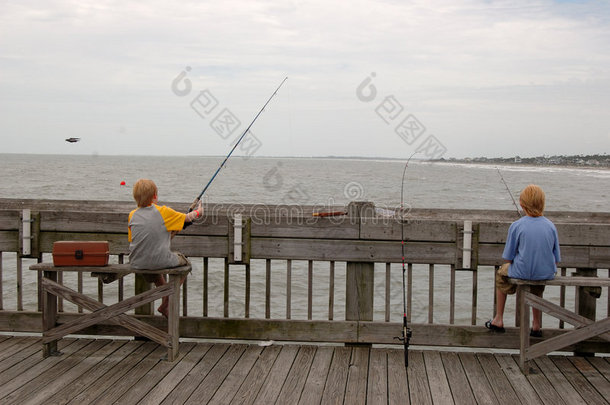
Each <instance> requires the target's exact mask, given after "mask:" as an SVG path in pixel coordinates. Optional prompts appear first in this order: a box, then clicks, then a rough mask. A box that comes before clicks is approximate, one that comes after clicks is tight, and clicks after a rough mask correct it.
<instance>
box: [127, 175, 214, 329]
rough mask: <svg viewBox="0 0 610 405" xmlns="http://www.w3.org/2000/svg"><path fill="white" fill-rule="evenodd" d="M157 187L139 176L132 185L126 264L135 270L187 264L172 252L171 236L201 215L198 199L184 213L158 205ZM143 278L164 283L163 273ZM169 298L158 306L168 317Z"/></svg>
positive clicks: (156, 283)
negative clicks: (132, 207) (196, 205)
mask: <svg viewBox="0 0 610 405" xmlns="http://www.w3.org/2000/svg"><path fill="white" fill-rule="evenodd" d="M157 193H158V189H157V186H156V184H155V183H154V182H153V181H152V180H148V179H140V180H138V181H137V182H136V183H135V184H134V186H133V198H134V200H135V201H136V203H137V204H138V208H137V209H135V210H133V211H131V212H130V213H129V227H128V240H129V263H130V264H131V267H133V268H135V269H148V270H156V269H166V268H170V267H177V266H182V265H185V264H187V263H188V261H187V259H186V257H184V255H183V254H181V253H177V252H172V251H171V250H170V243H171V239H172V238H173V236H174V235H175V234H176V233H177V232H179V231H181V230H182V229H183V227H184V223H185V222H192V221H193V220H194V219H196V218H198V217H200V216H201V214H202V211H203V209H202V206H201V202H199V206H198V207H197V209H195V210H193V211H191V212H189V213H188V214H183V213H181V212H177V211H174V210H173V209H171V208H169V207H166V206H158V205H157V202H158V197H157ZM145 278H146V281H148V282H151V283H155V285H156V286H157V287H159V286H162V285H164V284H165V278H164V277H163V275H162V274H159V275H151V276H146V277H145ZM168 305H169V300H168V298H167V297H163V299H162V302H161V306H159V308H158V309H157V311H159V312H160V313H161V314H162V315H163V316H165V317H167V311H168Z"/></svg>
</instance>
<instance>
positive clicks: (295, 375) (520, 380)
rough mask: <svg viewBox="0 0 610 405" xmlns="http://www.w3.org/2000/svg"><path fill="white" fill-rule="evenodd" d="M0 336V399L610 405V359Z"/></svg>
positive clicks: (8, 401)
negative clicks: (528, 369) (525, 359)
mask: <svg viewBox="0 0 610 405" xmlns="http://www.w3.org/2000/svg"><path fill="white" fill-rule="evenodd" d="M41 347H42V344H41V341H40V339H39V338H37V337H31V336H17V337H14V336H5V335H3V336H0V403H2V404H13V403H15V404H42V403H45V404H75V403H77V404H79V405H80V404H89V403H100V404H108V403H120V404H136V403H138V404H190V403H193V404H208V403H209V404H233V403H234V404H350V405H351V404H409V403H411V404H418V405H419V404H453V403H455V404H475V403H478V404H496V403H497V404H511V405H515V404H553V405H558V404H564V403H565V404H571V405H572V404H608V400H609V399H610V358H608V357H593V358H584V357H571V356H548V357H542V358H539V359H537V360H535V361H534V363H533V373H532V374H530V375H528V376H524V375H523V374H522V373H521V372H520V371H519V367H518V365H517V359H516V356H515V355H511V354H498V353H495V354H491V353H475V352H449V351H442V352H439V351H432V350H411V351H410V364H409V370H408V373H407V374H405V368H404V363H403V352H402V350H401V349H398V348H397V349H392V348H389V349H386V348H372V349H369V348H366V347H344V346H338V345H334V346H314V345H296V344H286V345H281V344H271V345H269V346H262V345H258V344H242V343H217V342H213V343H212V342H204V343H201V342H197V343H195V342H184V343H182V344H181V346H180V349H181V353H180V356H179V358H178V360H177V361H175V362H172V363H170V362H167V361H164V360H163V356H165V355H166V354H167V350H165V348H163V347H161V346H159V345H157V344H155V343H151V342H143V341H135V340H111V339H83V338H79V339H77V338H66V339H62V340H61V341H60V342H59V348H60V350H61V351H62V353H63V354H62V355H61V356H56V357H49V358H46V359H44V360H43V358H42V355H41Z"/></svg>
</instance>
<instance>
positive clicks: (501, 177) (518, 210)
mask: <svg viewBox="0 0 610 405" xmlns="http://www.w3.org/2000/svg"><path fill="white" fill-rule="evenodd" d="M496 170H497V171H498V174H499V175H500V179H502V183H504V187H506V191H507V192H508V194H509V195H510V198H511V200H513V205H514V206H515V208H516V209H517V214H519V216H520V217H522V216H523V214H522V213H521V210H520V209H519V206H518V205H517V201H515V197H513V193H511V192H510V189H509V188H508V184H506V181H504V177H503V176H502V172H500V169H499V168H498V167H496Z"/></svg>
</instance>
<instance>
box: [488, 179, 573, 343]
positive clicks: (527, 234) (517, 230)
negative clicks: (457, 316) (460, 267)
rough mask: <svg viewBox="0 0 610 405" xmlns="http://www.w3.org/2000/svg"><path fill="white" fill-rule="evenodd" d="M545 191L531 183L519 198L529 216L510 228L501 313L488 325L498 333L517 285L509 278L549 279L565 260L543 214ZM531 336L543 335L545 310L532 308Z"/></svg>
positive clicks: (499, 294)
mask: <svg viewBox="0 0 610 405" xmlns="http://www.w3.org/2000/svg"><path fill="white" fill-rule="evenodd" d="M544 200H545V197H544V191H542V189H541V188H540V187H539V186H536V185H533V184H530V185H529V186H527V187H526V188H525V189H524V190H523V191H522V192H521V195H520V197H519V204H520V205H521V207H522V208H523V211H525V213H526V214H527V216H524V217H522V218H521V219H519V220H517V221H515V222H513V223H512V224H511V226H510V228H509V229H508V236H507V238H506V245H505V247H504V253H503V254H502V258H503V259H504V260H505V261H506V263H504V264H503V265H502V267H500V269H499V270H498V271H497V272H496V301H497V312H496V316H495V317H494V319H492V320H490V321H487V322H486V323H485V326H486V327H487V328H488V329H491V330H493V331H496V332H504V319H503V316H504V307H505V304H506V297H507V295H508V294H514V293H515V291H516V288H517V287H516V286H515V285H513V284H510V283H509V282H508V278H520V279H524V280H549V279H552V278H554V277H555V272H556V270H557V267H556V266H557V263H559V262H560V261H561V255H560V252H559V238H558V236H557V229H556V228H555V225H554V224H553V223H552V222H551V221H550V220H548V219H547V218H546V217H544V216H543V211H544ZM531 291H532V293H533V294H535V295H537V296H539V297H542V293H543V292H544V286H543V285H541V286H532V287H531ZM532 315H533V316H532V330H531V332H530V335H531V336H534V337H541V336H542V332H541V330H540V328H541V323H542V312H541V311H540V310H539V309H534V308H532Z"/></svg>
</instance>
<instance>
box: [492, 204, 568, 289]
mask: <svg viewBox="0 0 610 405" xmlns="http://www.w3.org/2000/svg"><path fill="white" fill-rule="evenodd" d="M502 258H503V259H504V260H509V261H512V263H511V265H510V267H509V268H508V276H509V277H513V278H521V279H525V280H549V279H552V278H553V277H555V271H556V270H557V268H556V263H558V262H560V261H561V255H560V253H559V238H558V236H557V228H555V225H554V224H553V223H552V222H551V221H550V220H548V219H547V218H545V217H543V216H540V217H530V216H525V217H523V218H521V219H519V220H517V221H515V222H513V223H512V224H511V226H510V228H509V229H508V237H507V238H506V245H505V246H504V253H502Z"/></svg>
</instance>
